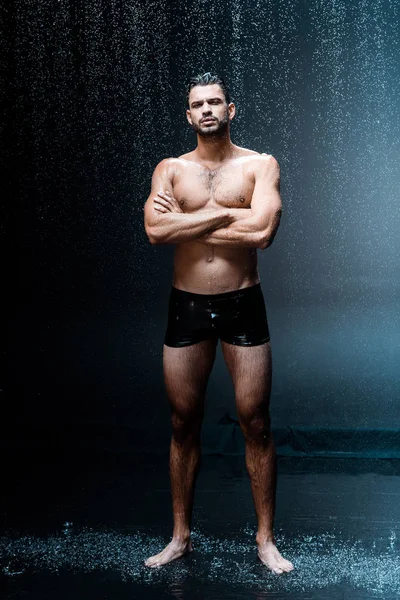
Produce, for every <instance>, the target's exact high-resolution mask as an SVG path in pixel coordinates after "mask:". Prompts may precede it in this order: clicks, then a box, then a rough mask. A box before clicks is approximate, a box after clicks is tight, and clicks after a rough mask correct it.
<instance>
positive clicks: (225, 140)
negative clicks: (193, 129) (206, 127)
mask: <svg viewBox="0 0 400 600" xmlns="http://www.w3.org/2000/svg"><path fill="white" fill-rule="evenodd" d="M195 152H196V156H197V157H198V158H199V159H200V160H201V161H204V162H210V163H220V162H222V161H223V160H225V159H227V158H230V157H231V156H232V154H233V152H234V144H233V143H232V142H231V139H230V136H229V134H227V135H226V136H224V137H221V138H217V137H213V136H211V137H210V138H205V137H203V136H200V135H197V148H196V150H195Z"/></svg>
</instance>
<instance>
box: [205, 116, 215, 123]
mask: <svg viewBox="0 0 400 600" xmlns="http://www.w3.org/2000/svg"><path fill="white" fill-rule="evenodd" d="M212 121H215V119H213V118H212V117H207V119H203V120H202V123H209V122H212Z"/></svg>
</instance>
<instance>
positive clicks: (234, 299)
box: [164, 283, 270, 348]
mask: <svg viewBox="0 0 400 600" xmlns="http://www.w3.org/2000/svg"><path fill="white" fill-rule="evenodd" d="M217 338H220V339H221V340H222V341H224V342H227V343H228V344H234V345H235V346H258V345H260V344H264V343H265V342H268V341H269V339H270V337H269V330H268V321H267V313H266V309H265V303H264V296H263V293H262V290H261V285H260V283H257V284H256V285H252V286H251V287H247V288H242V289H240V290H234V291H233V292H224V293H222V294H193V293H192V292H185V291H183V290H179V289H178V288H176V287H174V286H172V289H171V293H170V298H169V308H168V326H167V331H166V334H165V340H164V344H165V345H166V346H172V347H174V348H181V347H183V346H190V345H191V344H196V343H197V342H201V341H203V340H207V339H217Z"/></svg>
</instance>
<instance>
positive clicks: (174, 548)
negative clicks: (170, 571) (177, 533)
mask: <svg viewBox="0 0 400 600" xmlns="http://www.w3.org/2000/svg"><path fill="white" fill-rule="evenodd" d="M192 550H193V548H192V542H191V540H190V538H189V539H188V541H187V542H182V541H180V540H174V539H172V542H170V543H169V544H168V546H166V547H165V548H164V550H163V551H162V552H160V554H156V555H155V556H150V558H148V559H147V560H146V561H145V563H144V564H145V565H146V567H161V566H162V565H166V564H167V563H169V562H171V561H173V560H175V559H177V558H180V557H181V556H183V555H184V554H187V553H188V552H192Z"/></svg>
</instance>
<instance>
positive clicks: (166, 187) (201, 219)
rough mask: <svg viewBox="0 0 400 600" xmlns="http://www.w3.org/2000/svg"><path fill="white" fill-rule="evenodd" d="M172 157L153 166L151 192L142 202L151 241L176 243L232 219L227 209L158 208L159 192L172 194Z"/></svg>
mask: <svg viewBox="0 0 400 600" xmlns="http://www.w3.org/2000/svg"><path fill="white" fill-rule="evenodd" d="M173 175H174V166H173V159H168V158H166V159H164V160H162V161H161V162H160V163H159V164H158V165H157V167H156V168H155V170H154V173H153V177H152V181H151V192H150V195H149V197H148V199H147V201H146V203H145V205H144V226H145V230H146V234H147V237H148V238H149V241H150V243H151V244H177V243H181V242H188V241H191V240H195V239H197V238H198V237H200V236H201V235H204V234H205V233H209V232H210V231H214V230H215V229H217V228H218V227H221V226H227V225H229V224H230V223H232V222H233V221H234V217H233V216H232V214H230V213H229V210H228V209H226V210H222V209H221V210H219V209H218V210H202V211H200V212H197V213H191V214H187V213H184V212H166V213H162V212H159V211H158V210H157V209H156V208H155V203H154V197H155V196H157V193H158V192H161V191H162V192H164V193H165V192H169V193H170V194H171V196H172V192H173V190H172V182H173Z"/></svg>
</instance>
